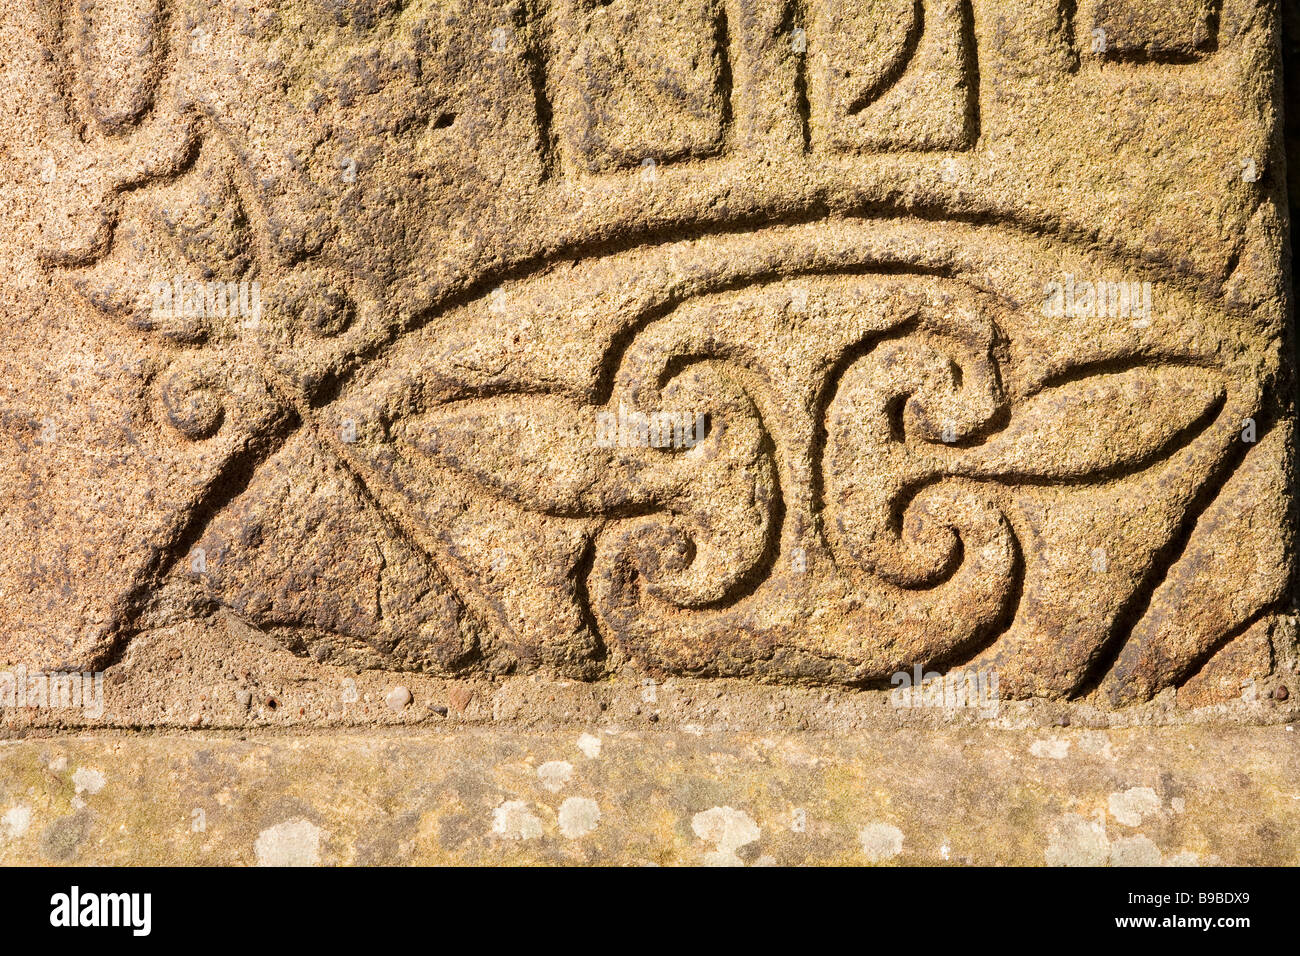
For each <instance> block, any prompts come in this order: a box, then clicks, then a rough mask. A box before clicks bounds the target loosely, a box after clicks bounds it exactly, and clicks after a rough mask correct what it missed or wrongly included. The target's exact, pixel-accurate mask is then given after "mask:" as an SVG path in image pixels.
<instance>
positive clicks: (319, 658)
mask: <svg viewBox="0 0 1300 956" xmlns="http://www.w3.org/2000/svg"><path fill="white" fill-rule="evenodd" d="M333 653H334V648H333V647H331V646H330V645H328V644H318V645H317V646H316V648H315V649H314V650H313V651H312V652H311V656H312V657H314V658H316V662H317V663H318V664H323V663H325V661H327V660H329V657H330V655H331V654H333Z"/></svg>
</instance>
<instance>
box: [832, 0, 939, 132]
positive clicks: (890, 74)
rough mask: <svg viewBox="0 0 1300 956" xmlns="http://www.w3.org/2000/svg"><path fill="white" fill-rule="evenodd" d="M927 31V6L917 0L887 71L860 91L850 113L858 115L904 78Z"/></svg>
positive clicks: (851, 104)
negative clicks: (901, 40)
mask: <svg viewBox="0 0 1300 956" xmlns="http://www.w3.org/2000/svg"><path fill="white" fill-rule="evenodd" d="M924 32H925V6H924V5H923V4H922V3H921V0H915V2H914V3H913V4H912V19H911V22H910V23H909V24H908V27H907V35H906V36H905V37H904V38H903V45H902V46H900V47H899V48H898V51H897V52H896V53H895V54H894V58H893V59H892V60H890V62H889V65H888V66H886V67H885V71H884V72H883V73H882V74H881V75H880V76H879V77H877V78H876V80H875V82H873V83H872V84H871V85H870V86H868V87H867V88H866V89H865V90H863V91H862V92H861V93H859V94H858V95H857V96H855V97H854V98H853V100H852V101H851V102H850V103H849V110H848V112H849V115H850V116H857V115H858V114H859V113H861V112H862V111H863V110H865V109H866V108H867V107H868V106H870V105H871V104H872V103H874V102H875V101H876V100H877V99H879V98H880V97H881V96H882V95H883V94H884V93H885V91H886V90H888V89H889V88H890V87H891V86H893V85H894V84H895V83H897V82H898V81H899V80H901V79H902V78H903V74H904V73H906V72H907V67H908V66H909V65H910V64H911V62H912V59H913V57H915V56H916V48H917V47H918V46H920V43H921V34H922V33H924Z"/></svg>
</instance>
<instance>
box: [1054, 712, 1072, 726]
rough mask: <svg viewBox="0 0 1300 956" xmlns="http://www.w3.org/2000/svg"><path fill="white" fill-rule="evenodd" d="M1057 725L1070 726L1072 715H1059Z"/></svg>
mask: <svg viewBox="0 0 1300 956" xmlns="http://www.w3.org/2000/svg"><path fill="white" fill-rule="evenodd" d="M1056 726H1058V727H1069V726H1070V717H1069V715H1068V714H1067V715H1065V716H1063V717H1057V718H1056Z"/></svg>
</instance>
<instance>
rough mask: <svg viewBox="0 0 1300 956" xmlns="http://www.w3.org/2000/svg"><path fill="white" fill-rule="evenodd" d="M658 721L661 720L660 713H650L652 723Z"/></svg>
mask: <svg viewBox="0 0 1300 956" xmlns="http://www.w3.org/2000/svg"><path fill="white" fill-rule="evenodd" d="M658 722H659V715H658V714H651V715H650V723H652V724H657V723H658Z"/></svg>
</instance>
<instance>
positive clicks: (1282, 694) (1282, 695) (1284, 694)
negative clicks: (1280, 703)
mask: <svg viewBox="0 0 1300 956" xmlns="http://www.w3.org/2000/svg"><path fill="white" fill-rule="evenodd" d="M1290 696H1291V692H1290V691H1289V690H1287V689H1286V688H1285V687H1279V688H1278V689H1277V690H1275V691H1273V698H1274V699H1275V700H1286V699H1287V698H1288V697H1290Z"/></svg>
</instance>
